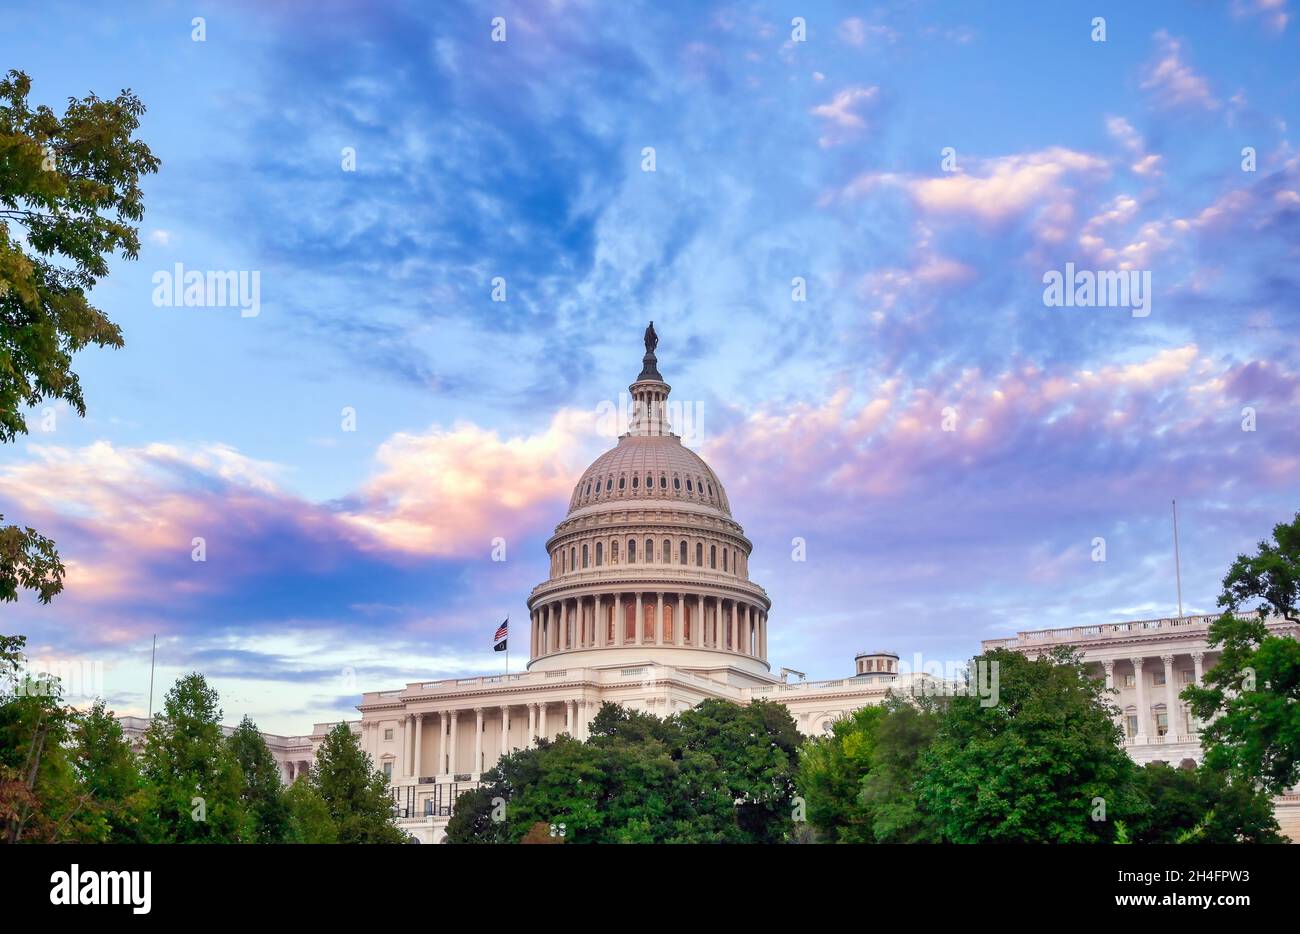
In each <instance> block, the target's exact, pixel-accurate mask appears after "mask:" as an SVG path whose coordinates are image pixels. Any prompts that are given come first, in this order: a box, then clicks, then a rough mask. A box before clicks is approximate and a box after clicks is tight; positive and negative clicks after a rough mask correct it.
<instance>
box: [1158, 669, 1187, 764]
mask: <svg viewBox="0 0 1300 934" xmlns="http://www.w3.org/2000/svg"><path fill="white" fill-rule="evenodd" d="M1160 660H1161V661H1162V662H1164V663H1165V718H1166V719H1167V720H1168V722H1169V730H1168V732H1167V733H1166V735H1167V736H1168V737H1169V740H1168V741H1169V742H1171V743H1172V742H1174V741H1175V740H1176V739H1177V737H1178V734H1179V733H1181V732H1182V728H1181V727H1180V726H1179V724H1180V723H1182V720H1183V718H1182V712H1181V711H1180V710H1179V709H1178V686H1177V685H1176V684H1174V657H1173V656H1172V655H1161V656H1160Z"/></svg>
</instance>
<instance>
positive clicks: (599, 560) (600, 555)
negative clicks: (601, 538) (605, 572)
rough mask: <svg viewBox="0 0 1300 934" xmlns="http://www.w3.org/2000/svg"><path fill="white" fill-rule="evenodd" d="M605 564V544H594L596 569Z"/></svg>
mask: <svg viewBox="0 0 1300 934" xmlns="http://www.w3.org/2000/svg"><path fill="white" fill-rule="evenodd" d="M604 563H605V543H604V542H596V567H600V566H601V565H602V564H604Z"/></svg>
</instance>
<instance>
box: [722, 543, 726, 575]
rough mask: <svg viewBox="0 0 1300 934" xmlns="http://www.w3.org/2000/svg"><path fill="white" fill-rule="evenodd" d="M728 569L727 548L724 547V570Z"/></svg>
mask: <svg viewBox="0 0 1300 934" xmlns="http://www.w3.org/2000/svg"><path fill="white" fill-rule="evenodd" d="M726 569H727V549H725V548H724V549H722V570H724V571H725V570H726Z"/></svg>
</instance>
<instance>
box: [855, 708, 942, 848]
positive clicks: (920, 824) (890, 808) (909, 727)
mask: <svg viewBox="0 0 1300 934" xmlns="http://www.w3.org/2000/svg"><path fill="white" fill-rule="evenodd" d="M883 707H884V710H885V717H884V719H882V720H881V721H880V725H879V727H878V728H877V730H876V746H875V749H874V750H872V753H871V770H870V771H869V772H868V773H867V775H866V776H865V777H864V778H863V780H862V802H863V804H864V805H865V806H866V807H867V808H868V809H869V810H870V812H871V815H872V821H871V827H872V831H873V832H874V833H875V837H876V842H877V843H932V842H937V841H938V840H939V839H940V836H939V829H938V826H937V824H936V822H935V820H934V818H933V817H932V816H931V815H930V814H928V813H926V812H925V810H924V809H923V808H922V806H921V802H920V800H919V798H918V797H917V787H918V782H919V780H920V778H921V774H922V772H921V757H922V755H923V754H924V753H925V751H926V750H927V749H929V748H930V744H931V743H932V742H933V741H934V737H935V734H936V733H937V732H938V731H939V726H940V724H941V723H942V722H943V712H944V708H943V707H942V705H941V704H940V703H938V701H937V699H936V698H929V697H921V698H903V697H891V698H890V699H889V700H887V701H886V702H885V704H884V705H883Z"/></svg>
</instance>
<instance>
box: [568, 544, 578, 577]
mask: <svg viewBox="0 0 1300 934" xmlns="http://www.w3.org/2000/svg"><path fill="white" fill-rule="evenodd" d="M569 570H570V571H576V570H578V549H577V547H576V546H575V547H573V548H570V549H569Z"/></svg>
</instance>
